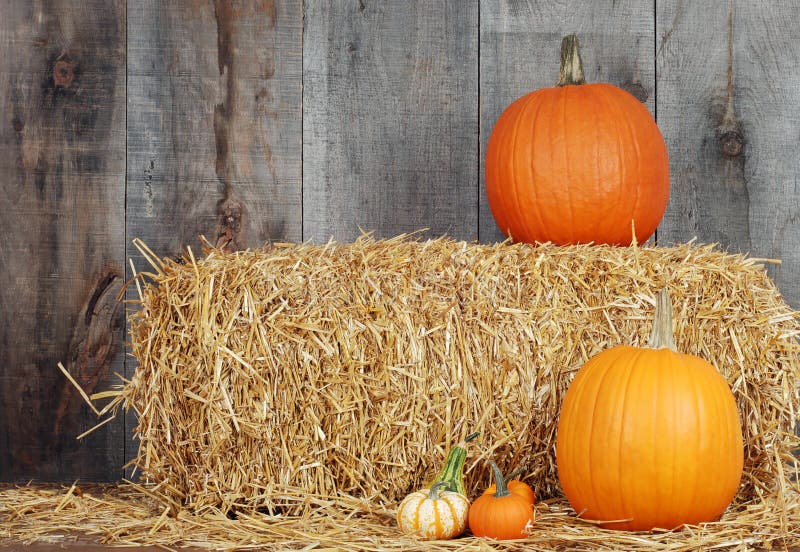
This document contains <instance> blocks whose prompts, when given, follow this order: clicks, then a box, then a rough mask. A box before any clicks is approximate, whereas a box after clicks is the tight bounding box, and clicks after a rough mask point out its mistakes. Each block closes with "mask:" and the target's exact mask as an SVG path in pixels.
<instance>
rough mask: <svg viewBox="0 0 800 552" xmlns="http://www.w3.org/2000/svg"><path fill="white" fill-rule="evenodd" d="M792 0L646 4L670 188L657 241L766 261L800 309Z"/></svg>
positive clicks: (799, 53)
mask: <svg viewBox="0 0 800 552" xmlns="http://www.w3.org/2000/svg"><path fill="white" fill-rule="evenodd" d="M797 7H798V6H797V5H796V4H795V3H793V2H788V3H787V2H778V3H774V4H770V7H769V8H768V9H767V8H766V7H765V6H762V5H760V4H751V3H747V2H732V1H731V2H728V1H719V0H717V1H715V2H712V3H711V5H710V6H707V5H705V4H702V5H701V4H700V3H693V2H677V1H674V0H672V1H666V0H665V1H661V2H659V3H658V14H657V21H658V30H657V36H658V50H657V63H658V120H659V124H660V126H661V128H662V132H663V133H664V135H665V139H666V141H667V148H668V150H669V153H670V169H671V173H672V197H671V200H670V204H669V207H668V208H667V212H666V214H665V216H664V220H663V222H662V225H661V227H660V228H659V234H658V235H659V241H660V242H661V243H665V244H666V243H669V242H676V241H685V240H689V239H691V238H694V237H697V238H698V240H700V241H701V242H709V243H712V242H717V243H719V244H720V245H721V246H723V247H725V248H727V249H729V250H731V251H742V252H749V253H750V254H752V255H754V256H757V257H770V258H777V259H780V260H781V261H782V264H780V265H773V266H770V267H768V270H769V272H770V274H771V276H772V277H773V278H774V279H775V280H776V282H777V283H778V286H779V287H780V289H781V291H782V293H783V295H784V297H785V298H786V300H787V301H788V302H789V303H790V304H792V305H793V306H794V307H795V308H798V307H800V281H798V278H797V275H798V273H800V248H798V244H800V184H798V178H800V176H799V175H800V157H799V156H798V155H797V143H798V137H799V136H798V134H799V131H798V129H800V104H799V103H798V98H800V77H798V75H797V68H798V67H800V42H798V41H797V40H796V39H794V38H793V37H794V36H795V35H796V34H797V28H798V26H800V11H799V10H798V9H797Z"/></svg>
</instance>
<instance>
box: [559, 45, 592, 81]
mask: <svg viewBox="0 0 800 552" xmlns="http://www.w3.org/2000/svg"><path fill="white" fill-rule="evenodd" d="M567 84H586V79H585V78H584V76H583V62H582V61H581V52H580V48H579V46H578V37H577V36H576V35H575V34H571V35H568V36H565V37H564V38H563V39H562V40H561V67H560V68H559V70H558V83H556V86H566V85H567Z"/></svg>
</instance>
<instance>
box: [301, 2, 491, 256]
mask: <svg viewBox="0 0 800 552" xmlns="http://www.w3.org/2000/svg"><path fill="white" fill-rule="evenodd" d="M304 45H305V46H304V101H303V151H304V155H303V237H304V239H312V240H315V241H325V240H327V239H328V238H329V237H331V236H333V237H335V238H336V239H338V240H343V241H347V240H351V239H353V238H355V237H356V236H358V235H359V233H360V232H359V227H360V228H362V229H363V230H366V231H374V232H375V233H376V235H378V236H392V235H396V234H398V233H401V232H409V231H414V230H418V229H420V228H423V227H425V228H429V229H430V231H429V234H432V235H441V234H444V233H447V234H449V235H451V236H454V237H457V238H462V239H474V238H476V237H477V232H476V230H477V222H476V221H477V203H478V190H477V169H478V158H477V156H478V135H477V121H478V82H477V72H478V3H477V2H476V1H471V2H464V1H463V0H447V1H444V2H379V1H375V0H359V1H358V2H331V3H329V2H307V3H306V29H305V38H304Z"/></svg>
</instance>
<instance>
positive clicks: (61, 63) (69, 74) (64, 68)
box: [53, 59, 75, 88]
mask: <svg viewBox="0 0 800 552" xmlns="http://www.w3.org/2000/svg"><path fill="white" fill-rule="evenodd" d="M74 79H75V71H74V69H73V67H72V62H71V61H70V60H68V59H59V60H56V62H55V63H54V64H53V85H54V86H56V87H60V88H69V87H70V86H72V81H73V80H74Z"/></svg>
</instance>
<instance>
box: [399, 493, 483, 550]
mask: <svg viewBox="0 0 800 552" xmlns="http://www.w3.org/2000/svg"><path fill="white" fill-rule="evenodd" d="M445 486H447V482H445V481H440V482H439V483H436V484H435V485H434V486H433V487H431V488H430V489H423V490H421V491H416V492H413V493H411V494H410V495H408V496H406V497H405V498H404V499H403V501H402V502H401V503H400V507H399V508H398V509H397V525H398V526H399V527H400V530H401V531H402V532H403V533H408V534H414V535H416V536H418V537H419V538H421V539H422V540H440V539H452V538H453V537H457V536H458V535H460V534H461V533H463V532H464V529H466V528H467V517H468V515H469V499H467V497H466V496H465V495H463V494H461V493H454V492H450V491H444V490H440V489H442V488H443V487H445Z"/></svg>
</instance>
